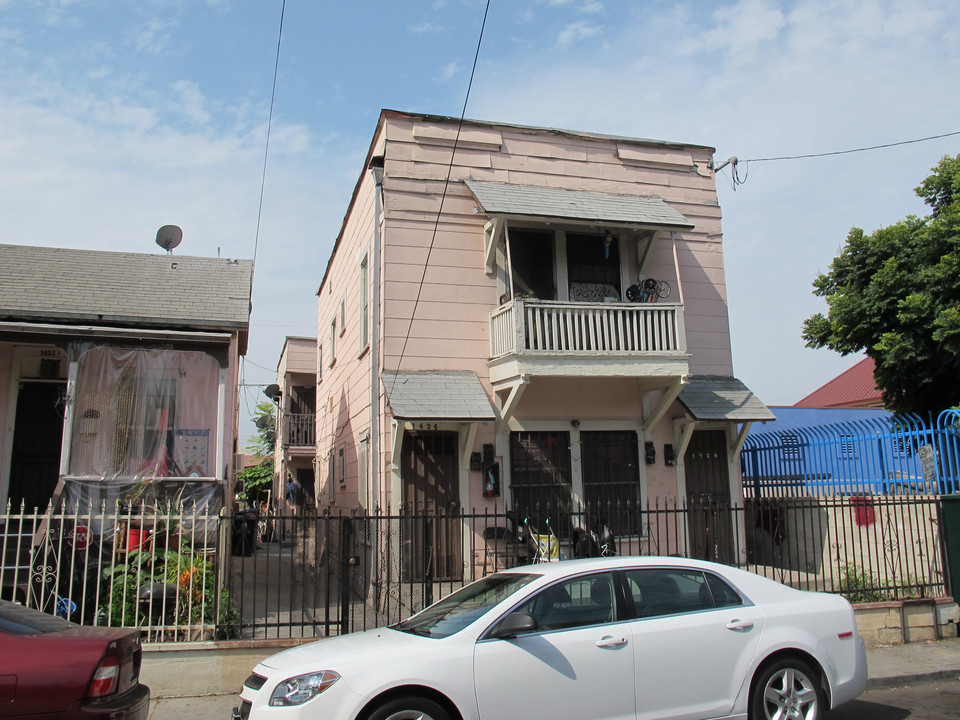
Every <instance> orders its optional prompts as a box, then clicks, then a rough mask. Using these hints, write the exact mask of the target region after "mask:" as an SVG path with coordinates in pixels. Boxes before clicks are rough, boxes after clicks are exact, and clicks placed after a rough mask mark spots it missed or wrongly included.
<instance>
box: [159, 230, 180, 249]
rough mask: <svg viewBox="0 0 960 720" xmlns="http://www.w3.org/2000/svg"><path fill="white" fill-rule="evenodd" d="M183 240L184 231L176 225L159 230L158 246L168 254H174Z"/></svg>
mask: <svg viewBox="0 0 960 720" xmlns="http://www.w3.org/2000/svg"><path fill="white" fill-rule="evenodd" d="M181 240H183V230H181V229H180V228H178V227H177V226H176V225H164V226H163V227H162V228H160V229H159V230H157V245H159V246H160V247H162V248H163V249H164V250H166V251H167V252H168V253H169V252H172V251H173V249H174V248H175V247H176V246H177V245H179V244H180V241H181Z"/></svg>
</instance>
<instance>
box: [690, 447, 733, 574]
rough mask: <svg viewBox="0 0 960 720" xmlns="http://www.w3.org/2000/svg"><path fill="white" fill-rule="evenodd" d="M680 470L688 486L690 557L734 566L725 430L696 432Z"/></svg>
mask: <svg viewBox="0 0 960 720" xmlns="http://www.w3.org/2000/svg"><path fill="white" fill-rule="evenodd" d="M683 467H684V477H685V478H686V483H687V507H688V510H689V515H688V521H687V531H688V533H689V537H690V556H691V557H695V558H699V559H701V560H712V561H714V562H720V563H730V562H733V561H734V559H735V555H734V551H733V523H732V519H731V514H730V470H729V468H728V466H727V433H726V432H725V431H724V430H695V431H694V432H693V435H692V436H691V438H690V444H689V445H688V446H687V452H686V454H685V455H684V459H683Z"/></svg>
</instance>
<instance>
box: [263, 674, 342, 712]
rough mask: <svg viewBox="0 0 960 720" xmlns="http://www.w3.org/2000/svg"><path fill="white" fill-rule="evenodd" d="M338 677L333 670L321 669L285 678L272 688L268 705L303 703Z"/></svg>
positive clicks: (278, 705)
mask: <svg viewBox="0 0 960 720" xmlns="http://www.w3.org/2000/svg"><path fill="white" fill-rule="evenodd" d="M339 679H340V676H339V675H338V674H337V673H335V672H334V671H333V670H321V671H320V672H313V673H307V674H306V675H297V676H296V677H292V678H287V679H286V680H284V681H283V682H281V683H280V684H279V685H277V687H276V688H275V689H274V691H273V694H272V695H271V696H270V705H272V706H274V707H287V706H290V705H303V703H305V702H307V700H311V699H313V698H315V697H316V696H317V695H319V694H320V693H322V692H323V691H324V690H326V689H327V688H328V687H330V686H331V685H333V684H334V683H335V682H336V681H337V680H339Z"/></svg>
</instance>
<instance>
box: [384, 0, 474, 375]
mask: <svg viewBox="0 0 960 720" xmlns="http://www.w3.org/2000/svg"><path fill="white" fill-rule="evenodd" d="M489 12H490V0H487V5H486V8H484V11H483V22H481V23H480V37H478V38H477V51H476V52H475V53H474V56H473V68H471V70H470V82H468V83H467V94H466V96H465V97H464V98H463V109H462V110H461V111H460V122H459V124H458V125H457V134H456V137H454V139H453V150H452V151H451V152H450V162H449V164H448V165H447V177H446V179H445V180H444V183H443V193H442V194H441V195H440V207H439V209H438V210H437V219H436V220H435V221H434V224H433V235H432V236H431V238H430V246H429V248H427V259H426V260H425V261H424V263H423V272H422V273H421V274H420V284H419V286H418V287H417V299H416V300H415V301H414V303H413V311H412V312H411V313H410V322H409V323H408V324H407V332H406V334H405V335H404V338H403V347H402V348H401V349H400V358H399V359H398V360H397V369H398V370H399V369H400V367H401V366H402V365H403V356H404V354H405V353H406V351H407V341H408V340H409V339H410V331H411V330H412V329H413V320H414V318H415V317H416V314H417V306H418V305H419V304H420V295H421V294H422V293H423V281H424V279H426V277H427V268H428V267H429V265H430V256H431V255H432V254H433V246H434V243H435V242H436V240H437V232H438V231H439V229H440V217H441V216H442V215H443V203H444V200H446V198H447V189H448V188H449V186H450V175H451V174H452V173H453V160H454V157H455V156H456V154H457V145H458V143H459V142H460V131H461V130H462V129H463V119H464V118H465V117H466V114H467V103H468V102H469V100H470V90H471V89H472V88H473V76H474V74H475V73H476V72H477V61H478V59H479V58H480V45H481V44H482V43H483V31H484V28H486V26H487V14H488V13H489ZM396 383H397V375H394V378H393V383H392V385H391V388H390V389H391V391H392V390H393V387H394V386H395V385H396Z"/></svg>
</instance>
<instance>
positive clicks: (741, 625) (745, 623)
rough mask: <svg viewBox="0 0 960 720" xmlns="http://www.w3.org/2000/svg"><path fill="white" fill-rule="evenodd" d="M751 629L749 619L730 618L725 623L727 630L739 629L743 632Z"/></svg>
mask: <svg viewBox="0 0 960 720" xmlns="http://www.w3.org/2000/svg"><path fill="white" fill-rule="evenodd" d="M752 629H753V623H752V622H750V621H749V620H731V621H730V622H728V623H727V630H739V631H741V632H745V631H747V630H752Z"/></svg>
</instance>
